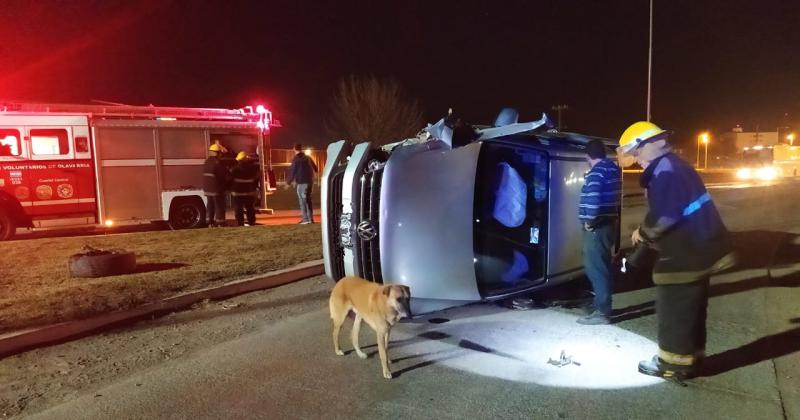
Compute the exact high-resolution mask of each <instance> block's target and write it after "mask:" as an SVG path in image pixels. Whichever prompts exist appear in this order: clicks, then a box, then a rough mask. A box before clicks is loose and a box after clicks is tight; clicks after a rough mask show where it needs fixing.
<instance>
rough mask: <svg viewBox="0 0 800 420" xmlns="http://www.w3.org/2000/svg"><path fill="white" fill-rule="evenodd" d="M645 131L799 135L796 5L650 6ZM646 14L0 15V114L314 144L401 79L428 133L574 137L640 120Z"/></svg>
mask: <svg viewBox="0 0 800 420" xmlns="http://www.w3.org/2000/svg"><path fill="white" fill-rule="evenodd" d="M654 26H655V29H654V57H653V65H654V72H653V121H654V122H656V123H657V124H660V125H661V126H663V127H665V128H672V129H674V130H675V131H676V136H677V139H678V140H679V141H683V142H691V141H692V139H694V137H695V136H696V134H697V133H698V132H699V131H701V130H704V129H710V130H712V131H713V132H714V133H718V132H721V131H725V130H727V129H730V127H732V126H733V125H735V124H737V123H739V124H742V125H743V126H744V127H745V128H746V129H755V125H756V124H758V125H759V126H760V129H761V130H762V131H769V130H773V131H774V130H775V127H777V126H778V125H790V126H793V127H795V128H798V127H800V2H798V1H795V0H791V1H789V0H783V1H781V0H762V1H757V2H756V1H745V0H732V1H701V0H698V1H681V0H655V19H654ZM647 36H648V1H647V0H635V1H634V0H618V1H617V0H602V1H601V0H583V1H578V0H554V1H534V0H531V1H521V2H505V3H504V2H500V1H493V2H489V1H482V2H469V1H459V2H438V1H420V2H415V1H383V2H381V1H374V2H349V1H343V2H328V3H326V4H317V3H316V2H307V1H290V2H276V1H260V2H256V1H253V2H245V1H228V2H213V1H201V0H197V1H166V0H158V1H139V2H135V1H107V0H102V1H49V0H48V1H45V0H38V1H9V0H2V1H1V2H0V39H1V40H2V42H0V98H5V99H21V100H31V101H44V102H77V103H89V101H90V100H92V99H99V100H106V101H113V102H122V103H128V104H137V105H138V104H150V103H152V104H155V105H177V106H203V107H231V108H238V107H240V106H243V105H247V104H257V103H266V104H268V105H269V106H270V107H271V108H272V109H273V111H274V113H275V115H276V117H277V118H278V119H280V120H281V121H282V123H283V125H284V128H282V129H277V130H276V132H275V134H274V139H275V141H276V143H278V144H287V145H288V144H291V143H293V142H295V141H301V142H303V143H305V144H315V145H320V146H321V145H324V144H327V143H328V141H329V140H330V139H328V138H326V135H325V132H324V130H323V129H322V121H323V120H324V118H325V117H326V113H327V110H328V109H329V102H330V100H331V96H332V94H333V91H334V87H335V85H336V83H337V81H338V80H339V79H340V78H342V77H344V76H347V75H350V74H356V75H375V76H379V77H392V78H395V79H396V80H398V81H399V82H400V83H401V84H402V85H403V86H404V87H405V88H406V89H407V90H408V92H409V94H410V95H411V96H413V97H415V98H418V99H419V101H420V103H421V105H422V106H423V110H424V112H425V117H426V119H427V120H428V121H431V122H433V121H434V120H435V119H438V118H439V117H440V116H442V115H443V114H444V113H445V112H446V111H447V108H448V107H453V108H454V109H456V110H458V111H460V112H461V113H462V114H463V115H464V116H465V117H466V118H467V119H468V120H469V121H472V122H474V123H487V122H491V121H492V120H493V119H494V116H495V115H496V113H497V111H498V110H499V109H500V108H501V107H503V106H512V107H515V108H517V109H518V110H519V111H520V114H521V118H522V119H527V120H533V119H537V118H538V116H539V115H540V113H541V112H542V111H547V112H550V113H551V115H553V116H554V117H555V113H554V112H552V111H550V107H551V106H552V105H555V104H567V105H569V110H568V111H567V112H566V113H565V114H564V123H565V125H566V127H567V129H568V130H570V131H577V132H582V133H586V134H594V135H601V136H608V137H615V138H616V137H618V136H619V134H620V133H621V132H622V131H623V130H624V129H625V127H627V125H628V124H630V123H631V122H634V121H636V120H639V119H644V117H645V103H646V83H647V82H646V81H647Z"/></svg>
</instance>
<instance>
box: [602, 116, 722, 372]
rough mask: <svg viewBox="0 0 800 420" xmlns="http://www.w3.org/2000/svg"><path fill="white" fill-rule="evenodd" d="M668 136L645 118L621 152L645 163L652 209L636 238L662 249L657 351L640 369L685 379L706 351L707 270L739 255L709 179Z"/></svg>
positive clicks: (628, 133)
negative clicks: (708, 187) (672, 145)
mask: <svg viewBox="0 0 800 420" xmlns="http://www.w3.org/2000/svg"><path fill="white" fill-rule="evenodd" d="M668 136H669V133H668V132H667V131H665V130H662V129H661V128H659V127H658V126H657V125H655V124H653V123H651V122H647V121H640V122H637V123H635V124H633V125H631V126H630V127H628V129H627V130H625V132H624V133H623V134H622V136H621V137H620V141H619V148H618V149H617V152H618V153H619V156H620V160H627V161H628V162H631V160H632V159H635V161H636V162H638V163H639V164H640V165H641V166H642V168H644V173H642V175H641V180H640V183H641V186H642V187H643V188H645V189H646V192H647V201H648V205H649V206H648V207H649V209H648V212H647V214H646V216H645V218H644V221H643V222H642V224H641V225H640V226H639V227H638V228H637V229H636V230H634V232H633V235H632V236H631V240H632V242H633V243H634V245H639V246H641V244H642V243H643V244H646V245H647V246H649V247H651V248H653V249H654V250H656V251H657V252H658V260H657V262H656V264H655V267H654V268H653V283H655V286H656V316H657V321H658V353H657V354H656V355H655V356H653V358H652V360H644V361H641V362H639V372H641V373H643V374H645V375H651V376H657V377H662V378H665V379H676V380H681V379H686V378H691V377H693V376H695V375H696V374H697V373H698V367H699V363H700V361H701V360H702V357H703V356H704V352H705V344H706V310H707V307H708V286H709V277H710V276H711V273H712V272H713V271H715V270H716V269H720V268H723V266H724V265H728V266H730V265H732V263H733V262H734V259H733V254H732V250H733V247H732V244H731V242H730V238H729V236H730V235H729V233H728V230H727V229H726V228H725V225H724V224H723V222H722V219H721V218H720V215H719V212H718V211H717V208H716V206H714V202H713V201H712V200H711V196H710V195H709V194H708V191H706V188H705V185H703V180H702V179H701V178H700V176H699V175H698V174H697V172H696V171H695V170H694V169H693V168H692V167H691V166H690V165H689V164H688V163H686V161H684V160H683V159H681V158H680V157H678V156H677V155H675V154H674V153H672V151H671V149H670V147H669V145H668V144H667V139H668ZM631 158H632V159H631ZM631 163H632V162H631ZM623 166H627V165H625V164H624V163H623Z"/></svg>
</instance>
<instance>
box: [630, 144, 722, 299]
mask: <svg viewBox="0 0 800 420" xmlns="http://www.w3.org/2000/svg"><path fill="white" fill-rule="evenodd" d="M641 184H642V186H643V187H644V188H646V189H647V201H648V204H649V209H648V212H647V215H646V216H645V219H644V223H643V224H642V226H641V228H640V233H641V234H642V236H643V237H644V238H645V240H648V241H650V242H651V243H652V244H653V246H654V247H655V248H656V249H657V250H658V251H659V259H658V262H657V263H656V266H655V267H654V270H653V271H654V273H653V281H654V282H655V283H656V284H670V283H687V282H692V281H696V280H700V279H702V278H703V277H705V276H706V275H708V274H709V273H710V272H711V268H712V267H713V266H714V264H715V263H716V262H718V261H719V260H720V259H721V258H722V257H724V256H725V255H727V254H729V253H731V252H732V250H733V247H732V244H731V242H730V237H729V234H728V230H727V229H726V228H725V225H724V224H723V223H722V218H721V217H720V215H719V212H718V211H717V208H716V206H714V202H713V201H712V200H711V196H710V195H709V194H708V191H706V187H705V185H703V181H702V179H700V175H698V174H697V172H695V170H694V168H692V167H691V166H690V165H689V164H688V163H686V162H685V161H684V160H683V159H681V158H679V157H678V156H676V155H675V154H673V153H667V154H665V155H664V156H661V157H659V158H658V159H656V160H654V161H653V162H652V163H650V164H649V165H648V166H647V169H646V170H645V171H644V173H643V174H642V178H641Z"/></svg>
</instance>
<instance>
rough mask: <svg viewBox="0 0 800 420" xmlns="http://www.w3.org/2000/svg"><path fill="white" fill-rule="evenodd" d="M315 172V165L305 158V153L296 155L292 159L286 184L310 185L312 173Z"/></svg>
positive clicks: (312, 177)
mask: <svg viewBox="0 0 800 420" xmlns="http://www.w3.org/2000/svg"><path fill="white" fill-rule="evenodd" d="M315 172H317V164H315V163H314V161H313V160H311V158H310V157H308V156H306V154H305V153H302V152H300V153H297V154H296V155H294V159H292V166H291V168H289V179H287V180H286V182H288V183H290V184H291V183H292V182H296V183H298V184H311V183H313V182H314V173H315Z"/></svg>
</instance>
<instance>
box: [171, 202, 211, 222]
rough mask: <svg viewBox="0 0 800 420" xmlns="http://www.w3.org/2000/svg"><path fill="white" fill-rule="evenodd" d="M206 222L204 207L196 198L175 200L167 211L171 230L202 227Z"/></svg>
mask: <svg viewBox="0 0 800 420" xmlns="http://www.w3.org/2000/svg"><path fill="white" fill-rule="evenodd" d="M205 222H206V206H205V205H203V200H201V199H199V198H197V197H186V198H176V199H175V200H174V201H173V202H172V205H171V206H170V209H169V226H170V227H171V228H173V229H192V228H197V227H202V226H203V225H204V224H205Z"/></svg>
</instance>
